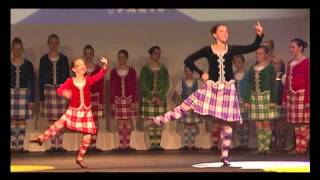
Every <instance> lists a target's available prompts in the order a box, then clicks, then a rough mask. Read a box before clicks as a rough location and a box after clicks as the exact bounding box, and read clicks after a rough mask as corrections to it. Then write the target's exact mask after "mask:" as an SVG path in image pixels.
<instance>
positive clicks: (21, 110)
mask: <svg viewBox="0 0 320 180" xmlns="http://www.w3.org/2000/svg"><path fill="white" fill-rule="evenodd" d="M10 95H11V99H10V104H11V110H10V116H11V119H12V120H27V119H31V118H32V112H31V109H29V108H28V102H29V95H30V90H29V89H26V88H21V89H13V88H11V89H10Z"/></svg>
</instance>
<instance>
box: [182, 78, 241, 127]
mask: <svg viewBox="0 0 320 180" xmlns="http://www.w3.org/2000/svg"><path fill="white" fill-rule="evenodd" d="M184 103H185V104H187V105H189V106H190V107H191V109H193V110H194V112H196V113H198V114H201V115H211V116H213V117H215V118H218V119H221V120H223V121H230V122H242V118H241V114H240V107H239V101H238V94H237V90H236V87H235V83H234V81H233V80H231V81H229V82H226V83H221V82H219V83H215V82H214V81H212V80H208V81H206V83H204V84H203V85H202V86H201V87H200V88H199V89H198V90H196V91H195V92H194V93H192V94H191V95H190V96H189V97H188V98H187V99H186V100H185V101H184Z"/></svg>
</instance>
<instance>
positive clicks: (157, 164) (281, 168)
mask: <svg viewBox="0 0 320 180" xmlns="http://www.w3.org/2000/svg"><path fill="white" fill-rule="evenodd" d="M251 152H252V150H231V152H230V159H229V161H230V162H231V167H220V166H221V165H222V163H221V162H219V160H220V158H219V155H218V152H217V151H212V150H198V151H180V150H166V151H158V152H149V151H129V152H123V151H103V152H89V153H87V155H86V156H85V162H86V163H87V165H88V167H89V168H87V169H81V168H80V167H79V166H78V165H77V164H76V163H75V158H76V152H67V153H47V152H30V153H12V154H11V172H310V161H309V155H294V156H292V155H288V154H287V153H286V152H272V153H271V154H270V155H252V154H251Z"/></svg>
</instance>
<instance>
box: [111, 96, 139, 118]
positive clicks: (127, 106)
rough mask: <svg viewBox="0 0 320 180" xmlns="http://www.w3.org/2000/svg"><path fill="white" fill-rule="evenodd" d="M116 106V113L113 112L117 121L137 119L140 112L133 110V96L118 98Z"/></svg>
mask: <svg viewBox="0 0 320 180" xmlns="http://www.w3.org/2000/svg"><path fill="white" fill-rule="evenodd" d="M115 105H116V108H115V111H114V112H112V115H113V117H114V118H115V119H116V120H125V119H131V120H133V119H137V117H138V112H137V111H136V110H135V109H133V108H132V96H129V97H118V96H117V97H116V100H115Z"/></svg>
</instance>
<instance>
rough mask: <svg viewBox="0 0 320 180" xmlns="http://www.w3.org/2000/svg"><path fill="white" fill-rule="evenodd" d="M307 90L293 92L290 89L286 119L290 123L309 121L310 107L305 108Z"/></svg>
mask: <svg viewBox="0 0 320 180" xmlns="http://www.w3.org/2000/svg"><path fill="white" fill-rule="evenodd" d="M304 96H305V90H304V89H301V90H299V91H296V92H293V91H290V90H288V93H287V102H286V110H287V113H286V120H287V122H290V123H309V122H310V108H305V104H304V98H305V97H304Z"/></svg>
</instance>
